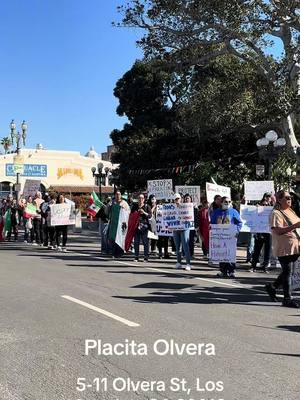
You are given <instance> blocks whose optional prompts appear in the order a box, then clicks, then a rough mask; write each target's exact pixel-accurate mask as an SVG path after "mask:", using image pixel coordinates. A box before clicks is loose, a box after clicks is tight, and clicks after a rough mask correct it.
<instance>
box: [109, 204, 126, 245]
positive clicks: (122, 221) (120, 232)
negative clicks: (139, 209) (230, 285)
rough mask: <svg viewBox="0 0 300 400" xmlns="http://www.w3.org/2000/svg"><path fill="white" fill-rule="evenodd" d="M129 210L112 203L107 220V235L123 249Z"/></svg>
mask: <svg viewBox="0 0 300 400" xmlns="http://www.w3.org/2000/svg"><path fill="white" fill-rule="evenodd" d="M128 219H129V211H127V210H125V209H124V208H123V207H121V206H119V204H113V206H112V207H111V215H110V220H109V233H108V237H109V239H110V240H112V241H114V242H115V243H116V244H117V245H118V246H119V247H121V249H122V250H125V240H126V235H127V231H128Z"/></svg>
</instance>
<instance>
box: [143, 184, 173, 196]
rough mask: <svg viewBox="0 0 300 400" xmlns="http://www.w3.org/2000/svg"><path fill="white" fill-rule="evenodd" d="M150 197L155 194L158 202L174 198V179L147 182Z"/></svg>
mask: <svg viewBox="0 0 300 400" xmlns="http://www.w3.org/2000/svg"><path fill="white" fill-rule="evenodd" d="M147 187H148V196H150V195H151V194H153V195H154V196H155V197H156V198H157V200H163V199H166V200H169V199H172V198H173V196H174V193H173V181H172V179H157V180H153V181H147Z"/></svg>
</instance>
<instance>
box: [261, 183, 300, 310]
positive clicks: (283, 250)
mask: <svg viewBox="0 0 300 400" xmlns="http://www.w3.org/2000/svg"><path fill="white" fill-rule="evenodd" d="M291 207H292V198H291V195H290V194H289V192H286V191H284V190H281V191H280V192H278V194H277V205H276V206H275V207H274V210H273V212H272V215H271V220H270V224H271V230H272V241H273V254H274V256H276V257H278V260H279V262H280V265H281V268H282V272H281V274H280V275H279V276H278V278H277V279H276V280H275V282H274V283H273V284H267V285H266V286H265V287H266V291H267V293H268V294H269V296H270V298H271V300H272V301H277V297H276V290H277V289H278V288H279V287H281V286H282V287H283V296H284V298H283V302H282V305H283V306H284V307H291V308H299V304H298V303H296V302H295V301H294V300H293V299H292V287H291V276H292V270H293V264H294V263H295V262H296V261H297V259H298V258H299V255H300V218H299V217H298V216H297V215H296V213H295V212H294V211H293V209H292V208H291Z"/></svg>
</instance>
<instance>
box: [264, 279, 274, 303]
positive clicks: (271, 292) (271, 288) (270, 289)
mask: <svg viewBox="0 0 300 400" xmlns="http://www.w3.org/2000/svg"><path fill="white" fill-rule="evenodd" d="M265 289H266V292H267V293H268V295H269V296H270V299H271V301H274V302H276V301H277V297H276V289H275V288H274V286H273V285H272V284H271V283H268V284H267V285H266V286H265Z"/></svg>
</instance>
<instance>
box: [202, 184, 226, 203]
mask: <svg viewBox="0 0 300 400" xmlns="http://www.w3.org/2000/svg"><path fill="white" fill-rule="evenodd" d="M216 195H219V196H222V197H225V196H226V197H228V198H229V199H231V189H230V188H229V187H227V186H220V185H216V184H215V183H208V182H206V197H207V201H208V202H209V203H212V202H213V201H214V197H215V196H216Z"/></svg>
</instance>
